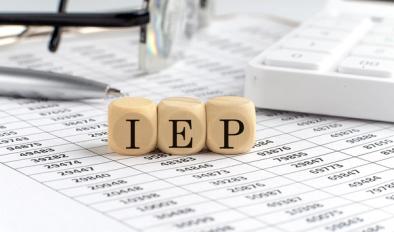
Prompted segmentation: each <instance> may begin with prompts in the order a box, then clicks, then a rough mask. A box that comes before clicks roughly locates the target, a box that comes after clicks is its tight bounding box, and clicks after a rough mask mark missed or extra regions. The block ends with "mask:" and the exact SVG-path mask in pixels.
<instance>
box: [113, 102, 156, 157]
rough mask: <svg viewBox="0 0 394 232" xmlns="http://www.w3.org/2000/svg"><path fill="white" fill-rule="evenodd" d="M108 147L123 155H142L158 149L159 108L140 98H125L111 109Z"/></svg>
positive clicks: (115, 103)
mask: <svg viewBox="0 0 394 232" xmlns="http://www.w3.org/2000/svg"><path fill="white" fill-rule="evenodd" d="M108 143H109V146H110V148H111V149H112V150H113V151H115V152H117V153H119V154H122V155H143V154H146V153H148V152H150V151H152V150H154V149H155V148H156V143H157V105H156V104H155V103H154V102H153V101H151V100H148V99H145V98H141V97H124V98H120V99H116V100H114V101H112V102H111V104H110V105H109V107H108Z"/></svg>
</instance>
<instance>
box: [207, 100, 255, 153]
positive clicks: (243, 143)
mask: <svg viewBox="0 0 394 232" xmlns="http://www.w3.org/2000/svg"><path fill="white" fill-rule="evenodd" d="M206 111H207V147H208V149H210V150H211V151H213V152H216V153H220V154H240V153H245V152H247V151H249V150H250V149H251V148H252V147H253V145H254V144H255V137H256V110H255V106H254V104H253V102H252V101H250V100H249V99H247V98H243V97H235V96H223V97H216V98H212V99H210V100H208V102H207V103H206Z"/></svg>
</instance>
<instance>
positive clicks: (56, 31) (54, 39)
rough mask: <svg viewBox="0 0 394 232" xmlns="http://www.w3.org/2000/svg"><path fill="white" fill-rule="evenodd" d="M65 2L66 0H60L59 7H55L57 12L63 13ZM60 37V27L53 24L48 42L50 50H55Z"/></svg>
mask: <svg viewBox="0 0 394 232" xmlns="http://www.w3.org/2000/svg"><path fill="white" fill-rule="evenodd" d="M67 2H68V0H60V3H59V7H58V9H57V12H58V13H65V11H66V6H67ZM61 37H62V28H61V27H57V26H55V27H54V29H53V32H52V35H51V39H50V40H49V44H48V49H49V51H50V52H56V51H57V49H58V47H59V44H60V40H61Z"/></svg>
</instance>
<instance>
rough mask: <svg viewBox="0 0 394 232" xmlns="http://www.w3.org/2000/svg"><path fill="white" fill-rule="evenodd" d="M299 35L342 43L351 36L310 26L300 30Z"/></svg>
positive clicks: (339, 31) (342, 32) (346, 33)
mask: <svg viewBox="0 0 394 232" xmlns="http://www.w3.org/2000/svg"><path fill="white" fill-rule="evenodd" d="M297 35H298V36H299V37H303V38H315V39H323V40H332V41H342V40H345V39H346V38H347V37H348V36H349V35H350V33H348V32H344V31H341V30H333V29H324V28H317V27H312V26H310V27H305V28H302V29H300V30H299V31H298V32H297Z"/></svg>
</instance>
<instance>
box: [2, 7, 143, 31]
mask: <svg viewBox="0 0 394 232" xmlns="http://www.w3.org/2000/svg"><path fill="white" fill-rule="evenodd" d="M148 22H149V13H148V11H147V10H146V9H142V10H136V11H131V12H116V13H0V25H26V26H57V27H132V26H139V25H144V24H147V23H148Z"/></svg>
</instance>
